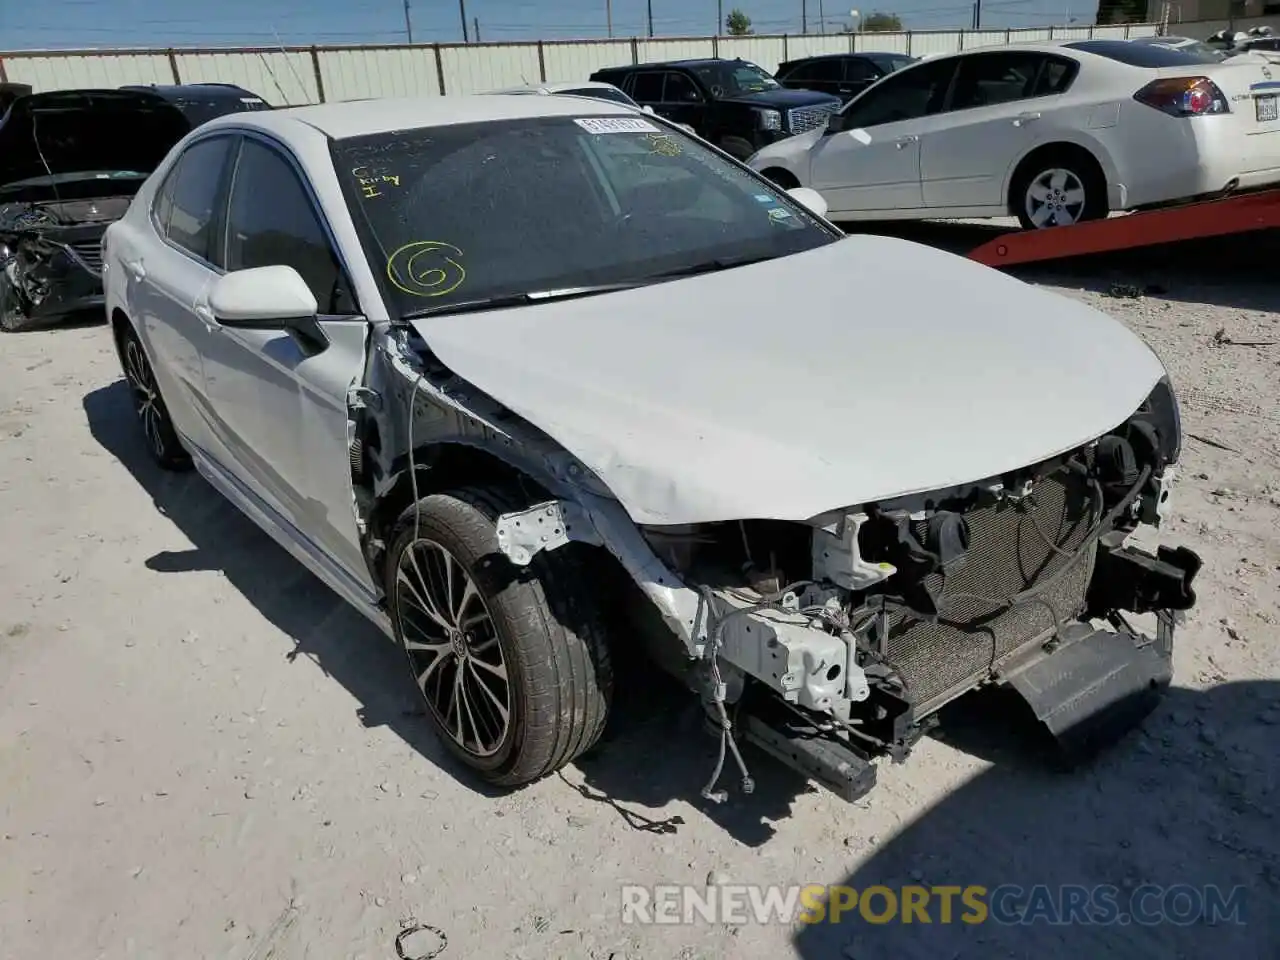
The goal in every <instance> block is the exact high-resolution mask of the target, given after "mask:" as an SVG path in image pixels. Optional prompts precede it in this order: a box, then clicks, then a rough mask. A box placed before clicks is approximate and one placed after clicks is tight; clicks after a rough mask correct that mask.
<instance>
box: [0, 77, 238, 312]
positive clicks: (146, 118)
mask: <svg viewBox="0 0 1280 960" xmlns="http://www.w3.org/2000/svg"><path fill="white" fill-rule="evenodd" d="M200 86H203V85H200ZM181 89H196V90H198V89H199V87H192V88H173V87H169V88H143V89H124V90H59V91H53V92H49V93H36V94H28V95H21V96H18V97H16V98H15V99H14V100H13V102H12V103H11V104H10V105H9V108H8V110H7V111H6V112H5V114H4V117H3V119H0V329H3V330H5V331H17V330H24V329H29V328H32V327H36V326H46V325H48V324H51V323H54V322H57V321H58V320H61V319H63V318H65V317H67V316H68V315H70V314H73V313H76V312H79V311H83V310H92V309H97V308H100V307H101V306H102V302H103V301H102V278H101V267H102V255H101V251H100V245H101V241H102V234H103V231H105V230H106V228H107V226H108V225H110V224H111V223H112V222H114V221H115V220H118V219H119V218H120V217H121V216H123V215H124V212H125V210H127V209H128V207H129V203H130V201H131V200H132V199H133V195H134V194H135V193H136V192H137V190H138V188H139V187H140V186H141V185H142V183H143V182H144V181H145V180H146V178H147V176H148V175H149V174H150V173H151V171H152V170H154V169H155V168H156V166H157V165H159V163H160V161H161V160H163V159H164V157H165V155H166V154H167V153H168V152H169V149H170V148H171V147H172V146H173V145H174V144H175V143H177V142H178V141H179V140H180V139H182V138H183V137H184V136H186V134H188V133H190V132H191V130H192V129H194V128H195V127H196V126H198V125H199V124H200V123H202V122H204V121H205V120H207V119H211V117H212V116H215V115H221V114H223V113H229V112H233V111H239V110H248V109H254V108H255V107H253V106H251V105H249V104H248V103H247V101H246V100H245V99H244V98H245V97H252V95H251V94H249V93H248V92H247V91H239V95H236V96H227V95H223V92H222V91H221V90H219V91H217V95H216V97H215V96H213V95H210V96H206V97H199V96H193V97H188V98H187V99H189V100H192V101H193V102H202V103H203V104H205V105H207V103H208V101H210V100H216V104H215V106H214V107H213V108H212V109H213V110H214V112H210V110H209V109H204V108H203V107H202V109H201V110H199V111H192V110H188V109H186V108H185V107H184V106H183V104H182V103H181V102H180V98H178V97H175V96H174V95H173V94H172V92H171V91H174V90H181ZM235 89H236V90H239V88H235ZM252 99H253V100H256V101H257V102H259V103H261V102H262V101H261V100H260V99H259V98H256V97H253V98H252Z"/></svg>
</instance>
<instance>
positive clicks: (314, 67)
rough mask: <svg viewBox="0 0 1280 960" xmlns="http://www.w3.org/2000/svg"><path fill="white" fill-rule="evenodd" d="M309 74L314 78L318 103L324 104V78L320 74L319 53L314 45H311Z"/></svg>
mask: <svg viewBox="0 0 1280 960" xmlns="http://www.w3.org/2000/svg"><path fill="white" fill-rule="evenodd" d="M311 72H312V73H314V74H315V76H316V94H317V95H318V96H319V97H320V102H321V103H324V102H325V99H324V76H323V75H322V74H321V73H320V51H319V50H317V49H316V48H315V44H312V45H311Z"/></svg>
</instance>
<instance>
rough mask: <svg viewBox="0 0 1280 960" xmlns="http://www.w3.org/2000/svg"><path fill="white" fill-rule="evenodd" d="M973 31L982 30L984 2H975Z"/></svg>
mask: <svg viewBox="0 0 1280 960" xmlns="http://www.w3.org/2000/svg"><path fill="white" fill-rule="evenodd" d="M973 29H975V30H981V29H982V0H973Z"/></svg>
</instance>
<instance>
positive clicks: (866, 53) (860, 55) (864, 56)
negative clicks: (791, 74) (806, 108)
mask: <svg viewBox="0 0 1280 960" xmlns="http://www.w3.org/2000/svg"><path fill="white" fill-rule="evenodd" d="M872 57H905V58H907V59H909V60H915V59H916V57H915V55H914V54H910V53H897V52H894V51H893V50H859V51H858V52H857V53H815V54H814V55H813V56H811V57H796V58H795V59H794V60H788V61H786V62H787V63H806V62H808V61H810V60H849V59H852V60H869V59H871V58H872Z"/></svg>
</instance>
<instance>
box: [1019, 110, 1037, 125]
mask: <svg viewBox="0 0 1280 960" xmlns="http://www.w3.org/2000/svg"><path fill="white" fill-rule="evenodd" d="M1039 119H1040V114H1039V113H1020V114H1018V115H1017V116H1016V117H1014V118H1013V125H1014V126H1015V127H1020V126H1022V125H1023V124H1025V123H1030V122H1031V121H1032V120H1039Z"/></svg>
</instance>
